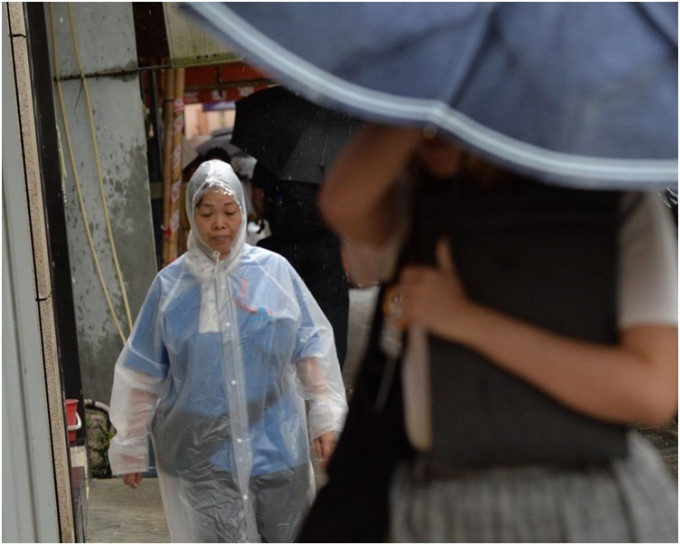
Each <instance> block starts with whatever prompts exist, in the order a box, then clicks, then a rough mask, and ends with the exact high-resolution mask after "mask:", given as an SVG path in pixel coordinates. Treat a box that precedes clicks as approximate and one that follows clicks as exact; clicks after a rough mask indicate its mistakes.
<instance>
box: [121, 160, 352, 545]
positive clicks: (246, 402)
mask: <svg viewBox="0 0 680 545" xmlns="http://www.w3.org/2000/svg"><path fill="white" fill-rule="evenodd" d="M186 209H187V216H188V218H189V221H190V223H191V231H190V233H189V240H188V250H187V252H186V253H185V254H183V255H182V256H180V257H179V258H178V259H177V260H175V261H174V262H173V263H172V264H170V265H169V266H167V267H166V268H164V269H163V270H162V271H160V272H159V273H158V275H157V277H156V279H155V280H154V282H153V284H152V286H151V287H150V289H149V292H148V294H147V297H146V300H145V301H144V303H143V305H142V308H141V310H140V313H139V316H138V318H137V321H136V324H135V327H134V330H133V332H132V334H131V335H130V338H129V339H128V341H127V343H126V345H125V347H124V349H123V351H122V353H121V355H120V357H119V359H118V361H117V363H116V366H115V371H114V383H113V390H112V394H111V412H110V417H111V422H112V423H113V425H114V426H115V428H116V430H117V433H116V435H115V437H114V438H113V439H112V440H111V446H110V449H109V459H110V462H111V468H112V471H113V473H115V474H122V475H123V481H124V482H125V483H126V484H127V485H129V486H131V487H132V488H137V487H138V486H139V484H140V481H141V476H142V473H144V472H145V471H146V470H147V466H148V442H147V435H148V433H149V430H150V431H151V434H152V438H153V442H154V452H155V455H156V463H157V471H158V477H159V479H160V484H161V494H162V499H163V508H164V510H165V514H166V518H167V522H168V526H169V530H170V535H171V538H172V540H173V541H175V542H220V541H224V542H243V541H247V542H261V541H266V542H288V541H292V540H293V539H294V537H295V535H296V533H297V530H298V528H299V525H300V522H301V520H302V518H303V516H304V514H305V512H306V510H307V508H308V507H309V505H310V502H311V500H312V498H313V496H314V490H315V483H314V476H313V471H312V464H311V461H310V440H311V442H312V443H313V445H314V448H315V450H316V454H317V455H318V456H319V457H320V458H321V462H322V466H325V464H326V463H327V462H328V459H329V457H330V456H331V454H332V453H333V450H334V446H335V443H336V436H337V434H338V433H339V431H340V430H341V428H342V425H343V420H344V415H345V411H346V400H345V391H344V386H343V382H342V376H341V374H340V367H339V365H338V361H337V357H336V355H335V348H334V346H333V335H332V330H331V326H330V324H329V323H328V320H327V319H326V318H325V317H324V315H323V313H322V312H321V310H320V308H319V306H318V305H317V303H316V302H315V301H314V298H313V297H312V296H311V294H310V293H309V290H308V289H307V288H306V286H305V285H304V283H303V282H302V280H301V279H300V277H299V276H298V274H297V273H296V272H295V270H294V269H293V268H292V267H291V266H290V265H289V264H288V262H287V261H286V260H284V259H283V258H281V257H280V256H278V255H277V254H275V253H273V252H269V251H267V250H264V249H262V248H256V247H253V246H250V245H248V244H246V243H245V234H246V233H245V229H246V214H245V197H244V194H243V188H242V186H241V182H240V180H239V179H238V177H237V176H236V174H235V173H234V171H233V170H232V168H231V166H230V165H228V164H227V163H225V162H223V161H220V160H209V161H206V162H204V163H203V164H201V165H200V166H199V167H198V169H197V170H196V172H195V173H194V174H193V176H192V177H191V179H190V181H189V184H188V187H187V192H186ZM307 405H308V406H309V407H308V410H307ZM307 414H308V415H309V416H307Z"/></svg>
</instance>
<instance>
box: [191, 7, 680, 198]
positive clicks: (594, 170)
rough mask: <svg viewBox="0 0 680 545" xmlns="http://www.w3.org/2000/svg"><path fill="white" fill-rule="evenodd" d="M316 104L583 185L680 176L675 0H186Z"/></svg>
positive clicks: (625, 184)
mask: <svg viewBox="0 0 680 545" xmlns="http://www.w3.org/2000/svg"><path fill="white" fill-rule="evenodd" d="M185 8H186V9H187V10H189V11H190V12H191V13H194V14H195V15H196V17H197V18H198V19H199V21H202V23H203V24H204V25H205V26H206V27H207V28H212V30H213V31H214V32H216V33H217V34H218V35H220V36H221V37H222V38H223V39H224V40H226V41H228V42H229V43H231V44H233V46H234V47H235V48H237V49H239V50H241V51H242V52H243V53H244V56H245V58H246V59H247V60H248V61H249V62H251V63H254V64H256V65H257V66H258V67H260V68H261V69H262V70H264V71H266V72H267V73H268V74H270V75H272V76H273V77H275V78H276V79H277V80H278V81H281V82H282V83H283V84H285V85H286V86H288V87H290V88H291V89H293V90H295V91H297V92H300V93H303V94H304V95H305V96H306V97H307V98H309V99H310V100H313V101H314V102H316V103H319V104H323V105H325V106H329V107H332V108H335V109H341V110H343V111H345V112H347V113H350V114H354V115H359V116H361V117H363V118H364V119H368V120H373V121H382V122H388V123H395V124H411V125H416V126H425V125H427V124H433V125H435V126H437V127H438V128H439V129H440V130H441V131H443V132H444V133H445V134H447V135H448V136H450V137H451V138H453V139H455V140H458V141H460V142H461V143H462V144H463V145H464V146H465V147H467V148H469V149H471V150H473V151H476V152H479V153H481V154H482V155H484V156H486V157H487V158H488V159H489V160H491V161H493V162H496V163H499V164H502V165H504V166H508V167H510V168H513V169H515V170H518V171H521V172H523V173H527V174H531V175H534V176H536V177H538V178H540V179H543V180H547V181H551V182H555V183H560V184H569V185H575V186H580V187H598V188H648V187H650V186H651V187H663V186H666V185H675V184H676V182H677V148H678V141H677V104H678V95H677V80H678V71H677V4H676V3H631V2H606V3H601V2H577V3H571V2H568V3H561V2H525V3H524V2H508V3H505V2H503V3H486V2H479V3H476V2H470V3H464V2H455V3H449V2H434V3H430V2H419V3H412V2H406V3H383V2H375V3H374V2H367V3H364V2H357V3H344V2H342V3H313V2H310V3H288V2H281V3H266V4H261V3H248V2H244V3H240V2H234V3H212V2H211V3H188V4H187V5H186V6H185Z"/></svg>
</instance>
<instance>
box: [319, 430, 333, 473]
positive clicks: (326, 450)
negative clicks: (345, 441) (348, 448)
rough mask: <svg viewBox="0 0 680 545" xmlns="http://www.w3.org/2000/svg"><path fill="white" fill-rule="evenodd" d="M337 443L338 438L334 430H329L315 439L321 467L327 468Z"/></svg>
mask: <svg viewBox="0 0 680 545" xmlns="http://www.w3.org/2000/svg"><path fill="white" fill-rule="evenodd" d="M337 443H338V438H337V435H336V434H335V432H334V431H327V432H326V433H323V434H321V435H320V436H319V437H317V438H316V439H314V450H315V452H316V455H317V456H318V457H319V459H320V460H321V467H322V468H323V469H326V466H327V465H328V461H329V460H330V459H331V456H332V455H333V451H334V450H335V445H336V444H337Z"/></svg>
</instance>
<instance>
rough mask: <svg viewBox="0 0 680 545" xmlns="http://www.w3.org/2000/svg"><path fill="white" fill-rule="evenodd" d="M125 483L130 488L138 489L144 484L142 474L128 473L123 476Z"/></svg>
mask: <svg viewBox="0 0 680 545" xmlns="http://www.w3.org/2000/svg"><path fill="white" fill-rule="evenodd" d="M123 482H124V483H125V484H126V485H128V486H129V487H130V488H137V487H138V486H139V485H140V484H141V483H142V474H141V473H126V474H125V475H123Z"/></svg>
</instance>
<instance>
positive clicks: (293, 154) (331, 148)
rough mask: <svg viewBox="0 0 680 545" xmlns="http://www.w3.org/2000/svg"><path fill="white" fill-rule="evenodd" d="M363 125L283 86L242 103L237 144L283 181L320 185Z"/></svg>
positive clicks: (235, 137)
mask: <svg viewBox="0 0 680 545" xmlns="http://www.w3.org/2000/svg"><path fill="white" fill-rule="evenodd" d="M359 125H360V122H359V121H358V120H357V119H356V118H353V117H351V116H349V115H347V114H342V113H337V112H334V111H331V110H327V109H325V108H322V107H321V106H317V105H316V104H313V103H311V102H309V101H307V100H305V99H304V98H302V97H300V96H298V95H295V94H293V93H291V92H290V91H288V90H287V89H285V88H283V87H269V88H267V89H263V90H262V91H258V92H256V93H253V94H252V95H250V96H248V97H246V98H242V99H240V100H238V101H237V102H236V121H235V123H234V129H233V134H232V137H231V143H232V144H233V145H235V146H237V147H239V148H240V149H242V150H243V151H245V152H246V153H248V154H250V155H252V156H253V157H255V158H256V159H257V160H258V161H259V162H261V163H262V164H263V165H264V166H266V167H267V168H268V169H269V170H270V171H271V172H272V173H274V174H275V175H276V177H277V178H278V179H279V180H295V181H299V182H311V183H320V182H321V179H322V178H323V175H324V173H325V171H326V169H327V168H328V167H330V165H331V163H332V162H333V159H334V158H335V157H336V155H337V154H338V153H339V152H340V150H341V149H342V147H343V146H344V145H345V144H346V143H347V141H348V140H349V139H350V137H351V135H352V134H353V132H354V131H355V130H356V129H357V128H358V127H359Z"/></svg>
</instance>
